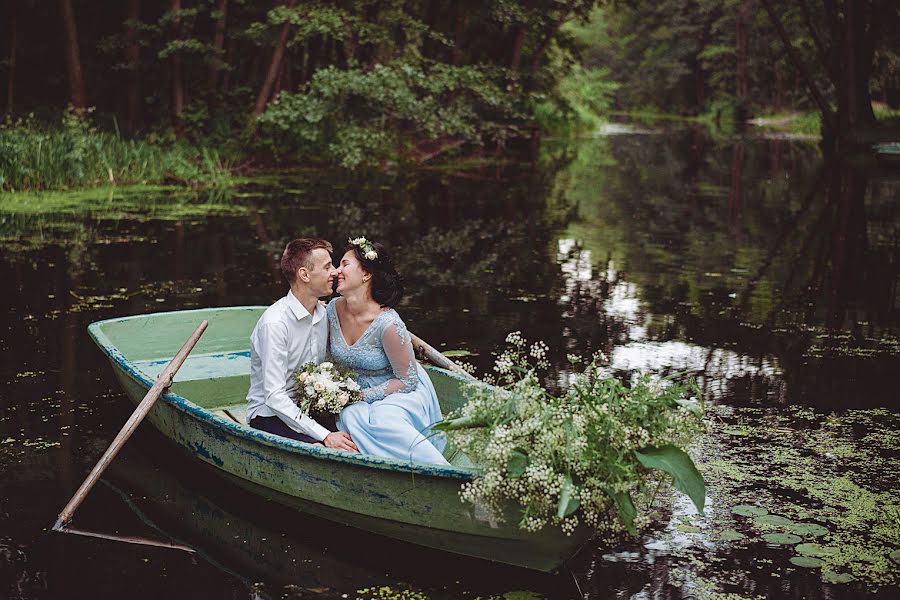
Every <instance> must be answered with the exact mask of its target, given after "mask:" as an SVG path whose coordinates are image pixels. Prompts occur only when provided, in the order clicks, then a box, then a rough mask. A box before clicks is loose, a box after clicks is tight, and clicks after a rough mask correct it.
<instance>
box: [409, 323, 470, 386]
mask: <svg viewBox="0 0 900 600" xmlns="http://www.w3.org/2000/svg"><path fill="white" fill-rule="evenodd" d="M409 337H410V339H412V343H413V348H414V349H415V350H416V351H418V353H419V354H420V355H422V356H424V357H425V358H426V359H428V361H429V362H431V364H433V365H437V366H438V367H441V368H442V369H447V370H448V371H453V372H454V373H458V374H459V375H462V376H464V377H466V378H468V379H475V377H474V376H473V375H472V374H471V373H469V372H468V371H466V370H465V369H463V368H462V367H460V366H459V365H458V364H456V363H455V362H453V361H452V360H450V359H449V358H447V357H446V356H444V355H443V354H441V353H440V352H438V351H437V350H435V349H434V348H433V347H432V346H431V344H429V343H428V342H426V341H425V340H423V339H422V338H420V337H419V336H417V335H416V334H414V333H413V332H411V331H410V332H409Z"/></svg>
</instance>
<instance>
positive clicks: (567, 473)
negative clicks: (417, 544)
mask: <svg viewBox="0 0 900 600" xmlns="http://www.w3.org/2000/svg"><path fill="white" fill-rule="evenodd" d="M507 342H508V343H509V344H510V348H509V349H508V350H507V351H506V352H504V353H503V354H502V355H501V356H500V357H499V358H498V360H497V362H496V366H495V367H494V370H495V371H496V372H497V377H496V379H494V380H493V383H494V384H495V385H489V384H487V383H484V382H479V383H477V384H471V385H469V386H468V387H467V388H466V389H465V390H464V392H465V394H466V396H467V397H468V403H467V404H466V405H465V406H463V407H462V408H461V409H459V410H457V411H456V412H455V413H452V414H450V415H449V418H447V419H446V420H444V421H443V422H441V423H438V424H436V425H435V426H434V427H433V429H435V430H438V431H445V432H447V433H448V434H449V436H450V440H451V441H452V442H453V443H454V444H456V446H457V447H459V448H460V449H461V450H462V451H464V452H466V454H467V455H468V456H469V458H471V459H472V460H473V461H474V462H475V464H476V465H478V466H479V467H480V470H479V473H478V474H477V475H476V476H475V478H474V479H473V480H472V481H470V482H467V483H465V484H463V486H462V489H461V493H460V495H461V497H462V500H464V501H466V502H471V503H475V504H482V505H485V504H486V505H487V506H489V507H491V508H492V509H494V512H495V514H504V510H503V508H504V506H505V505H508V504H509V503H510V502H512V504H513V505H514V506H515V505H517V506H518V509H519V510H518V511H514V512H513V513H512V514H513V515H516V514H517V515H518V518H519V526H520V527H521V528H523V529H526V530H529V531H537V530H539V529H541V528H543V527H544V526H545V525H551V526H558V527H560V528H561V529H562V530H563V531H564V532H565V533H567V534H569V533H572V532H573V531H574V530H575V528H576V527H578V526H579V524H581V523H585V524H587V525H588V526H589V527H592V528H594V529H595V530H596V531H598V532H599V533H600V534H601V535H606V536H608V537H610V536H615V535H617V534H618V532H619V531H621V530H627V531H629V532H631V533H635V532H636V531H637V530H638V529H640V528H641V527H642V526H643V525H645V524H647V523H648V522H649V515H648V513H649V510H648V509H649V508H650V507H652V505H653V497H654V496H655V490H656V488H658V484H659V483H661V482H662V481H663V479H664V478H665V479H667V478H668V477H665V476H671V478H672V479H673V480H674V485H675V488H676V489H678V490H679V491H682V492H684V493H686V494H687V495H688V496H689V497H690V499H691V500H692V501H693V502H694V504H695V505H696V506H697V509H698V510H699V511H701V512H702V511H703V505H704V498H705V495H706V490H705V485H704V482H703V477H702V476H701V475H700V473H699V472H698V471H697V468H696V467H695V465H694V462H693V461H692V460H691V458H690V456H688V454H687V453H686V452H685V451H684V448H687V447H688V446H689V445H690V442H691V440H692V439H693V437H694V436H695V435H697V434H698V433H700V432H702V431H703V429H704V425H705V423H704V420H703V406H702V404H700V403H699V402H698V401H697V400H695V399H694V398H691V397H690V396H694V395H699V391H698V390H697V388H696V386H695V385H694V384H691V383H688V384H679V383H674V382H671V381H666V380H665V379H660V378H653V377H651V376H650V375H647V374H643V375H640V376H637V377H635V378H634V379H633V380H632V381H630V382H627V383H626V382H623V381H620V380H618V379H616V378H614V377H608V376H606V371H605V370H603V369H602V368H600V365H599V363H600V362H601V361H602V360H603V357H602V356H600V355H598V356H597V357H595V359H594V360H593V361H591V362H590V363H589V364H588V365H587V367H586V368H585V369H584V371H583V372H582V373H580V374H577V375H573V376H572V378H571V379H570V381H569V385H568V387H567V389H566V390H564V391H563V392H562V393H551V392H550V391H548V390H547V389H546V388H545V387H544V386H543V385H542V383H541V379H540V378H539V377H538V374H537V371H538V369H543V368H546V367H547V366H548V361H547V359H546V354H547V350H548V348H547V346H546V344H544V343H543V342H537V343H535V344H533V345H531V346H530V347H528V345H527V343H526V341H525V340H524V339H523V338H522V337H521V335H520V334H519V333H518V332H515V333H512V334H510V336H509V337H508V338H507ZM570 360H571V361H572V362H573V363H576V362H580V361H579V359H578V357H576V356H570ZM507 514H509V513H507ZM616 517H618V518H616ZM513 518H516V517H513Z"/></svg>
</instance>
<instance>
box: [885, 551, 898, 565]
mask: <svg viewBox="0 0 900 600" xmlns="http://www.w3.org/2000/svg"><path fill="white" fill-rule="evenodd" d="M888 556H889V557H890V558H891V560H892V561H894V562H895V563H897V564H898V565H900V550H894V551H893V552H891V553H890V554H888Z"/></svg>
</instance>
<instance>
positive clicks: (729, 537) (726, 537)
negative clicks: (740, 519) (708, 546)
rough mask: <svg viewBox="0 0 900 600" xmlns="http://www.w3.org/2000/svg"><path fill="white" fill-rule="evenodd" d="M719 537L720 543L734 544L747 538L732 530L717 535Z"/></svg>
mask: <svg viewBox="0 0 900 600" xmlns="http://www.w3.org/2000/svg"><path fill="white" fill-rule="evenodd" d="M719 537H720V538H721V539H722V541H725V542H736V541H738V540H742V539H744V538H746V537H747V536H746V535H744V534H743V533H741V532H740V531H735V530H734V529H726V530H725V531H723V532H722V533H720V534H719Z"/></svg>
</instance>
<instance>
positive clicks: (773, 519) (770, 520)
mask: <svg viewBox="0 0 900 600" xmlns="http://www.w3.org/2000/svg"><path fill="white" fill-rule="evenodd" d="M753 520H754V522H755V523H756V524H757V525H775V526H776V527H790V526H791V525H794V522H793V521H791V520H790V519H788V518H786V517H782V516H781V515H760V516H758V517H756V518H754V519H753Z"/></svg>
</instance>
